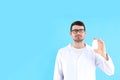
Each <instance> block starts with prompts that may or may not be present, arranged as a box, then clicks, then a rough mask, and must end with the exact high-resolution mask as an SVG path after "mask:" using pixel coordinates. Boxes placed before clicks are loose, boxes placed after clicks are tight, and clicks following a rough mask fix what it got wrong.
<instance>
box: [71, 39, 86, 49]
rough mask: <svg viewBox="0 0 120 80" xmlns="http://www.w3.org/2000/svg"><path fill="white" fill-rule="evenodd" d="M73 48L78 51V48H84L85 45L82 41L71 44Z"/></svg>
mask: <svg viewBox="0 0 120 80" xmlns="http://www.w3.org/2000/svg"><path fill="white" fill-rule="evenodd" d="M73 47H74V48H78V49H80V48H84V47H85V44H84V42H83V41H82V42H75V41H74V42H73Z"/></svg>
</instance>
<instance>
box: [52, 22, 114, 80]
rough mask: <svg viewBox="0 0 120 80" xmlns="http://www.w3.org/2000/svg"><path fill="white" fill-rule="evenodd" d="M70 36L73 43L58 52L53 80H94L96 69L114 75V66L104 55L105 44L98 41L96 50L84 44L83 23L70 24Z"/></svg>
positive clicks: (105, 54)
mask: <svg viewBox="0 0 120 80" xmlns="http://www.w3.org/2000/svg"><path fill="white" fill-rule="evenodd" d="M70 35H71V37H72V38H73V43H70V44H69V45H68V46H66V47H64V48H61V49H60V50H59V51H58V54H57V57H56V63H55V70H54V80H96V72H95V71H96V67H97V66H98V67H99V68H101V69H102V70H103V71H104V72H105V73H106V74H108V75H113V74H114V65H113V62H112V60H111V58H110V56H109V55H108V54H107V53H106V49H105V44H104V42H103V41H102V40H100V39H95V40H97V42H98V48H97V49H93V48H92V47H90V46H89V45H88V44H86V43H84V37H85V35H86V28H85V25H84V23H83V22H81V21H75V22H73V23H72V24H71V27H70Z"/></svg>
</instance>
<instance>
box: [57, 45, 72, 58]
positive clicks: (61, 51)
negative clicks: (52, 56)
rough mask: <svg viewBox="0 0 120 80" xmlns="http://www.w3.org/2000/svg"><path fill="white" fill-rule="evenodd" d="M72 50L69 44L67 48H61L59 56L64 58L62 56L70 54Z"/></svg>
mask: <svg viewBox="0 0 120 80" xmlns="http://www.w3.org/2000/svg"><path fill="white" fill-rule="evenodd" d="M70 48H71V46H70V44H68V45H67V46H65V47H62V48H60V49H59V50H58V55H59V56H60V55H61V56H62V55H64V54H66V53H68V52H69V51H70Z"/></svg>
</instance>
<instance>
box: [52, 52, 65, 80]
mask: <svg viewBox="0 0 120 80" xmlns="http://www.w3.org/2000/svg"><path fill="white" fill-rule="evenodd" d="M53 80H64V77H63V71H62V61H61V51H58V54H57V57H56V62H55V68H54V77H53Z"/></svg>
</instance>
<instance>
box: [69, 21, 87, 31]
mask: <svg viewBox="0 0 120 80" xmlns="http://www.w3.org/2000/svg"><path fill="white" fill-rule="evenodd" d="M74 25H78V26H83V27H84V31H86V28H85V25H84V23H83V22H82V21H75V22H73V23H72V24H71V26H70V31H72V27H73V26H74Z"/></svg>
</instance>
